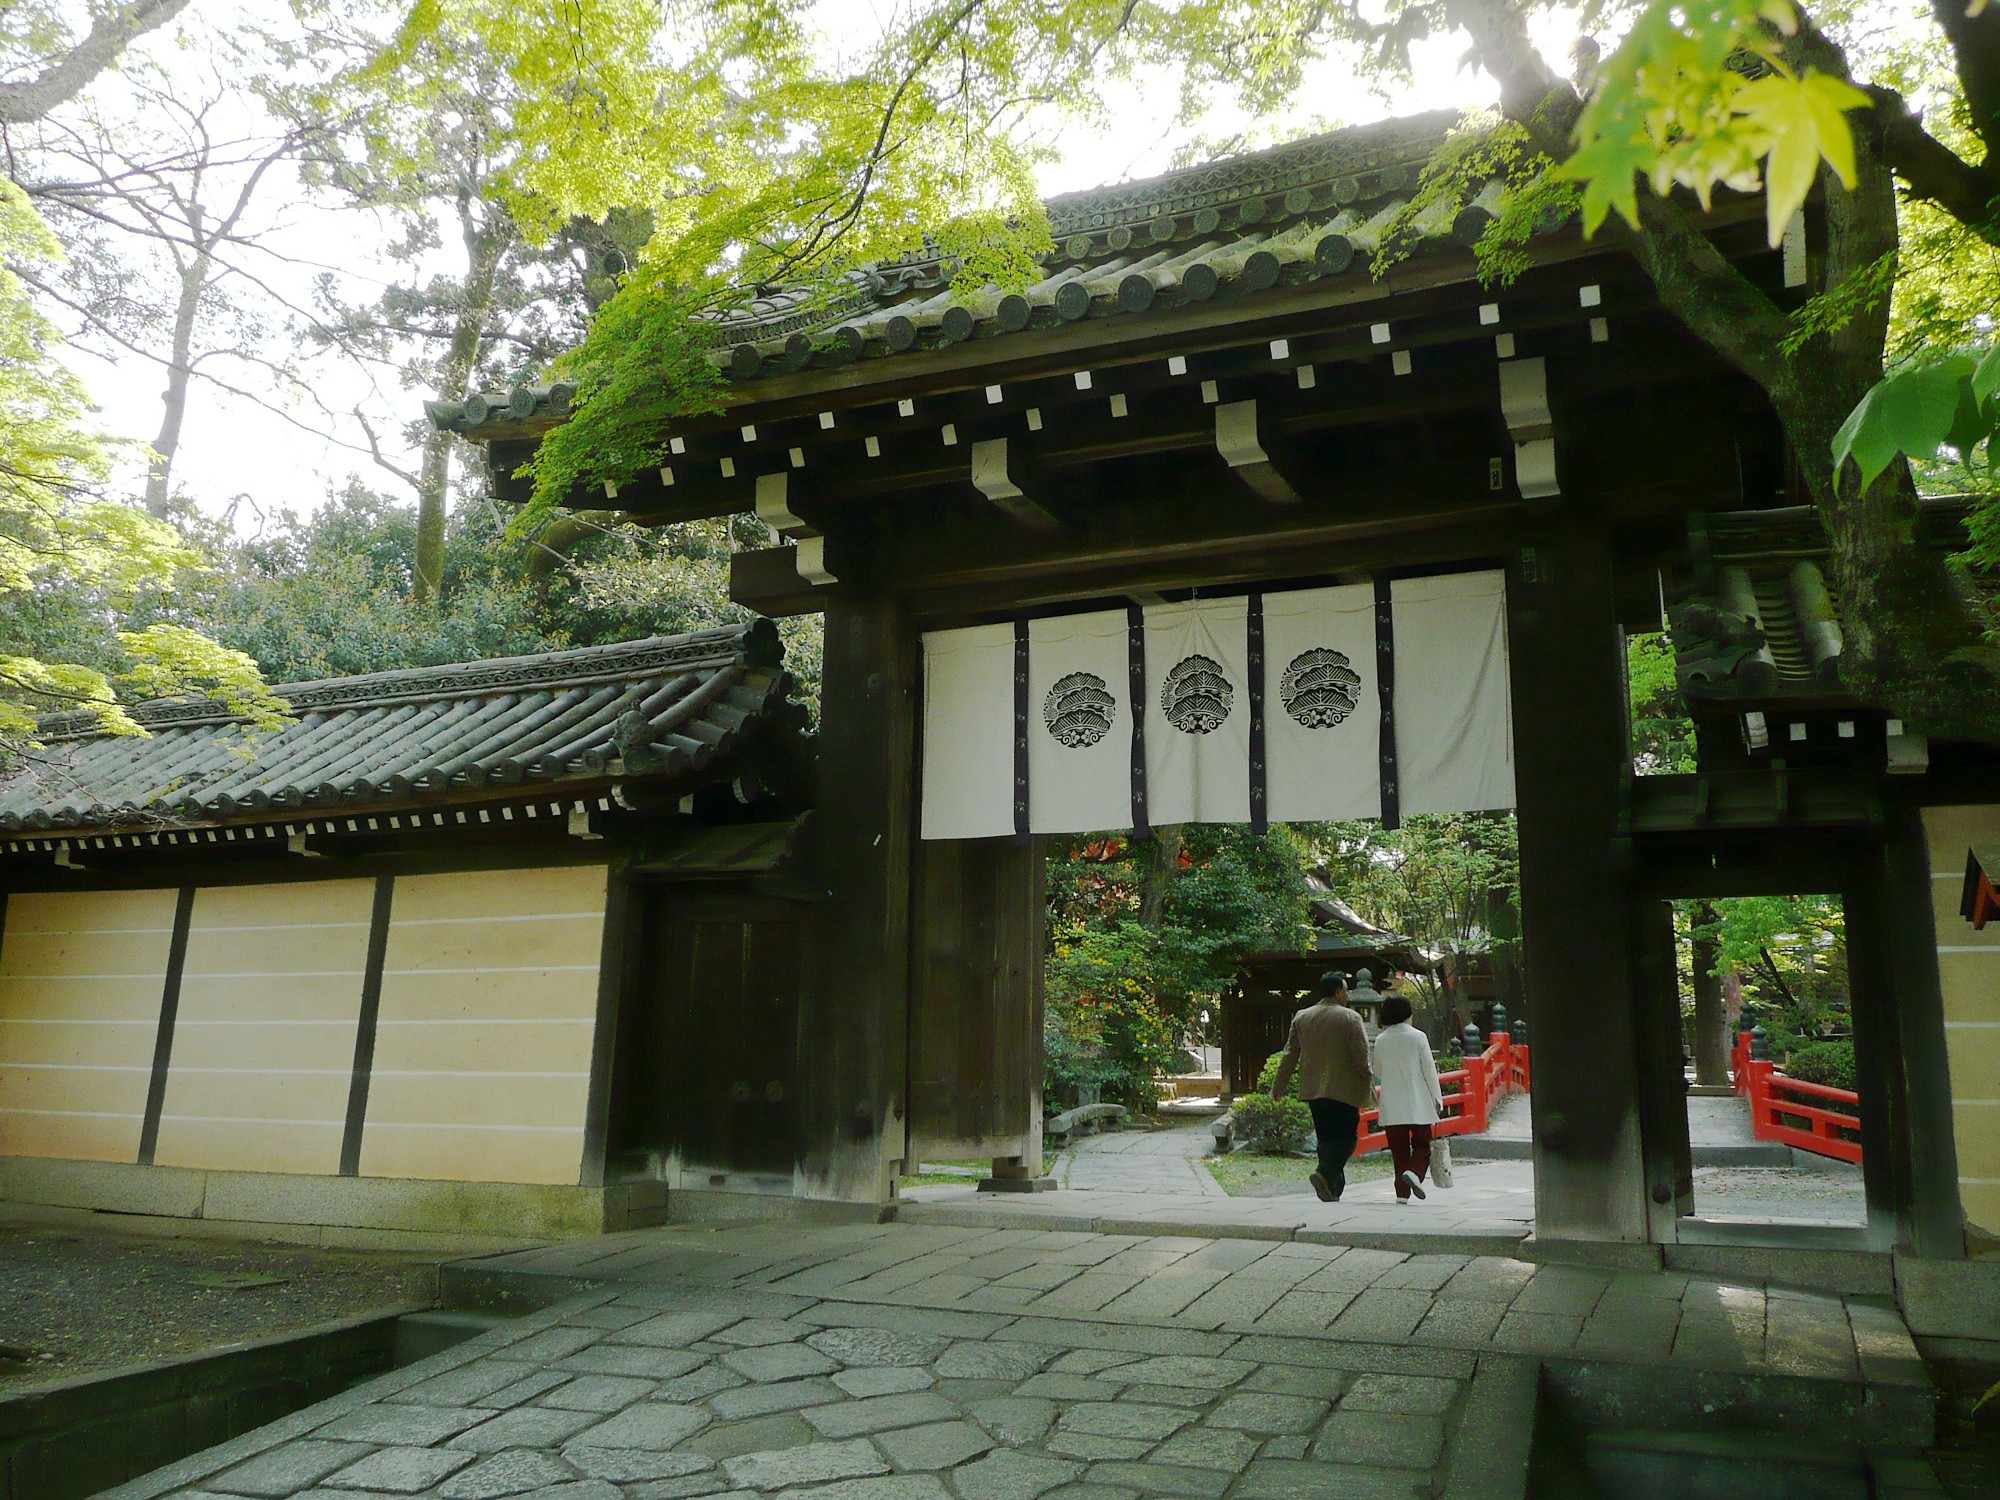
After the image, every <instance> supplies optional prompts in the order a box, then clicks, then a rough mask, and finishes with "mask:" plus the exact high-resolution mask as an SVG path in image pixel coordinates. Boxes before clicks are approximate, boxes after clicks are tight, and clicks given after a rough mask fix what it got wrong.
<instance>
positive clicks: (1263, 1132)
mask: <svg viewBox="0 0 2000 1500" xmlns="http://www.w3.org/2000/svg"><path fill="white" fill-rule="evenodd" d="M1235 1115H1236V1129H1237V1131H1238V1133H1239V1134H1241V1135H1242V1137H1243V1140H1244V1142H1245V1143H1246V1144H1247V1145H1248V1146H1249V1148H1250V1149H1251V1150H1252V1151H1261V1152H1263V1153H1264V1154H1265V1155H1267V1156H1296V1155H1298V1154H1299V1152H1301V1151H1303V1150H1304V1149H1305V1144H1306V1137H1307V1136H1309V1135H1311V1134H1312V1128H1313V1121H1312V1111H1311V1110H1309V1109H1307V1108H1306V1106H1305V1102H1304V1101H1303V1100H1300V1099H1273V1098H1272V1097H1271V1096H1270V1095H1269V1094H1246V1095H1244V1096H1243V1097H1242V1098H1241V1099H1238V1100H1237V1101H1236V1110H1235Z"/></svg>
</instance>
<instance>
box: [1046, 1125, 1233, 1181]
mask: <svg viewBox="0 0 2000 1500" xmlns="http://www.w3.org/2000/svg"><path fill="white" fill-rule="evenodd" d="M1214 1144H1215V1134H1214V1132H1213V1131H1211V1130H1210V1129H1209V1128H1208V1126H1207V1125H1206V1124H1202V1125H1188V1126H1183V1127H1181V1128H1179V1129H1176V1130H1121V1131H1116V1132H1114V1133H1112V1134H1110V1135H1087V1136H1085V1137H1083V1138H1082V1139H1081V1140H1079V1141H1078V1142H1077V1143H1076V1144H1075V1145H1074V1146H1072V1147H1071V1148H1070V1150H1069V1160H1068V1164H1067V1167H1066V1168H1065V1170H1064V1173H1063V1176H1062V1179H1061V1180H1062V1184H1063V1186H1064V1187H1065V1188H1068V1189H1070V1190H1071V1191H1075V1192H1120V1193H1143V1194H1145V1195H1147V1196H1148V1197H1159V1198H1224V1197H1226V1196H1227V1195H1226V1194H1225V1193H1224V1192H1223V1191H1222V1189H1221V1188H1219V1187H1217V1186H1216V1184H1215V1179H1214V1178H1213V1177H1211V1176H1209V1175H1208V1173H1206V1172H1204V1171H1203V1170H1202V1169H1201V1168H1200V1167H1198V1166H1196V1165H1195V1164H1194V1162H1195V1159H1196V1158H1198V1157H1203V1156H1206V1155H1208V1153H1209V1151H1210V1150H1211V1149H1212V1148H1213V1146H1214Z"/></svg>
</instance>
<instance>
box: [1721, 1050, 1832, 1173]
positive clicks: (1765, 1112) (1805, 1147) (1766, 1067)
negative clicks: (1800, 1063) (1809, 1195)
mask: <svg viewBox="0 0 2000 1500" xmlns="http://www.w3.org/2000/svg"><path fill="white" fill-rule="evenodd" d="M1730 1062H1731V1067H1732V1071H1733V1073H1734V1074H1735V1077H1736V1092H1737V1093H1739V1094H1742V1095H1744V1096H1745V1097H1746V1098H1747V1099H1748V1100H1749V1101H1750V1129H1751V1131H1752V1133H1753V1134H1755V1135H1756V1137H1757V1139H1758V1140H1760V1141H1782V1142H1783V1143H1784V1144H1785V1145H1787V1146H1796V1147H1798V1148H1799V1150H1801V1151H1812V1152H1815V1153H1817V1154H1818V1155H1820V1156H1831V1157H1833V1158H1834V1159H1835V1160H1837V1161H1851V1162H1857V1163H1858V1162H1859V1161H1860V1160H1861V1117H1860V1115H1859V1114H1858V1113H1857V1112H1856V1111H1857V1110H1858V1109H1859V1108H1860V1104H1861V1096H1860V1095H1859V1094H1857V1093H1855V1091H1854V1090H1853V1089H1842V1088H1834V1087H1832V1086H1830V1085H1828V1084H1824V1083H1807V1082H1806V1081H1805V1080H1804V1079H1803V1078H1787V1077H1786V1076H1785V1075H1784V1074H1783V1073H1782V1072H1780V1071H1779V1070H1778V1065H1777V1064H1776V1063H1774V1062H1772V1061H1770V1060H1769V1059H1768V1058H1757V1057H1752V1056H1751V1055H1750V1033H1749V1032H1747V1031H1745V1032H1743V1033H1741V1034H1739V1035H1738V1036H1737V1038H1736V1050H1735V1052H1734V1054H1733V1055H1732V1056H1731V1058H1730Z"/></svg>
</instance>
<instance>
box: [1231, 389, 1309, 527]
mask: <svg viewBox="0 0 2000 1500" xmlns="http://www.w3.org/2000/svg"><path fill="white" fill-rule="evenodd" d="M1282 450H1283V444H1282V440H1281V439H1280V438H1279V437H1278V435H1277V434H1276V433H1274V432H1269V431H1265V432H1259V431H1258V428H1257V403H1256V402H1255V401H1228V402H1223V403H1221V404H1219V405H1218V406H1217V407H1216V408H1215V451H1216V452H1217V453H1220V454H1221V455H1222V461H1223V462H1224V463H1226V464H1228V465H1229V472H1230V473H1232V474H1234V475H1235V476H1236V477H1237V478H1238V479H1240V480H1242V481H1243V484H1244V486H1245V487H1246V488H1247V489H1248V490H1249V491H1250V493H1251V494H1253V495H1255V496H1257V498H1258V499H1260V500H1265V501H1268V502H1269V503H1271V504H1273V505H1296V504H1298V503H1299V491H1298V486H1297V485H1295V484H1294V483H1293V482H1292V480H1291V478H1290V477H1289V476H1288V475H1287V474H1286V472H1285V471H1286V469H1287V468H1290V469H1291V470H1292V472H1293V473H1296V472H1298V470H1297V464H1296V462H1294V461H1292V459H1291V457H1290V455H1289V454H1285V456H1284V457H1283V458H1281V457H1280V456H1279V455H1280V453H1281V452H1282Z"/></svg>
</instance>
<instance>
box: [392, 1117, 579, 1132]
mask: <svg viewBox="0 0 2000 1500" xmlns="http://www.w3.org/2000/svg"><path fill="white" fill-rule="evenodd" d="M368 1128H369V1129H370V1130H477V1131H482V1132H483V1131H488V1130H505V1131H510V1132H512V1133H514V1134H516V1135H582V1134H583V1127H582V1126H581V1125H487V1124H473V1125H464V1124H459V1125H448V1124H445V1123H443V1122H441V1121H440V1122H435V1123H433V1122H431V1121H428V1120H373V1119H371V1120H370V1121H369V1122H368Z"/></svg>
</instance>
